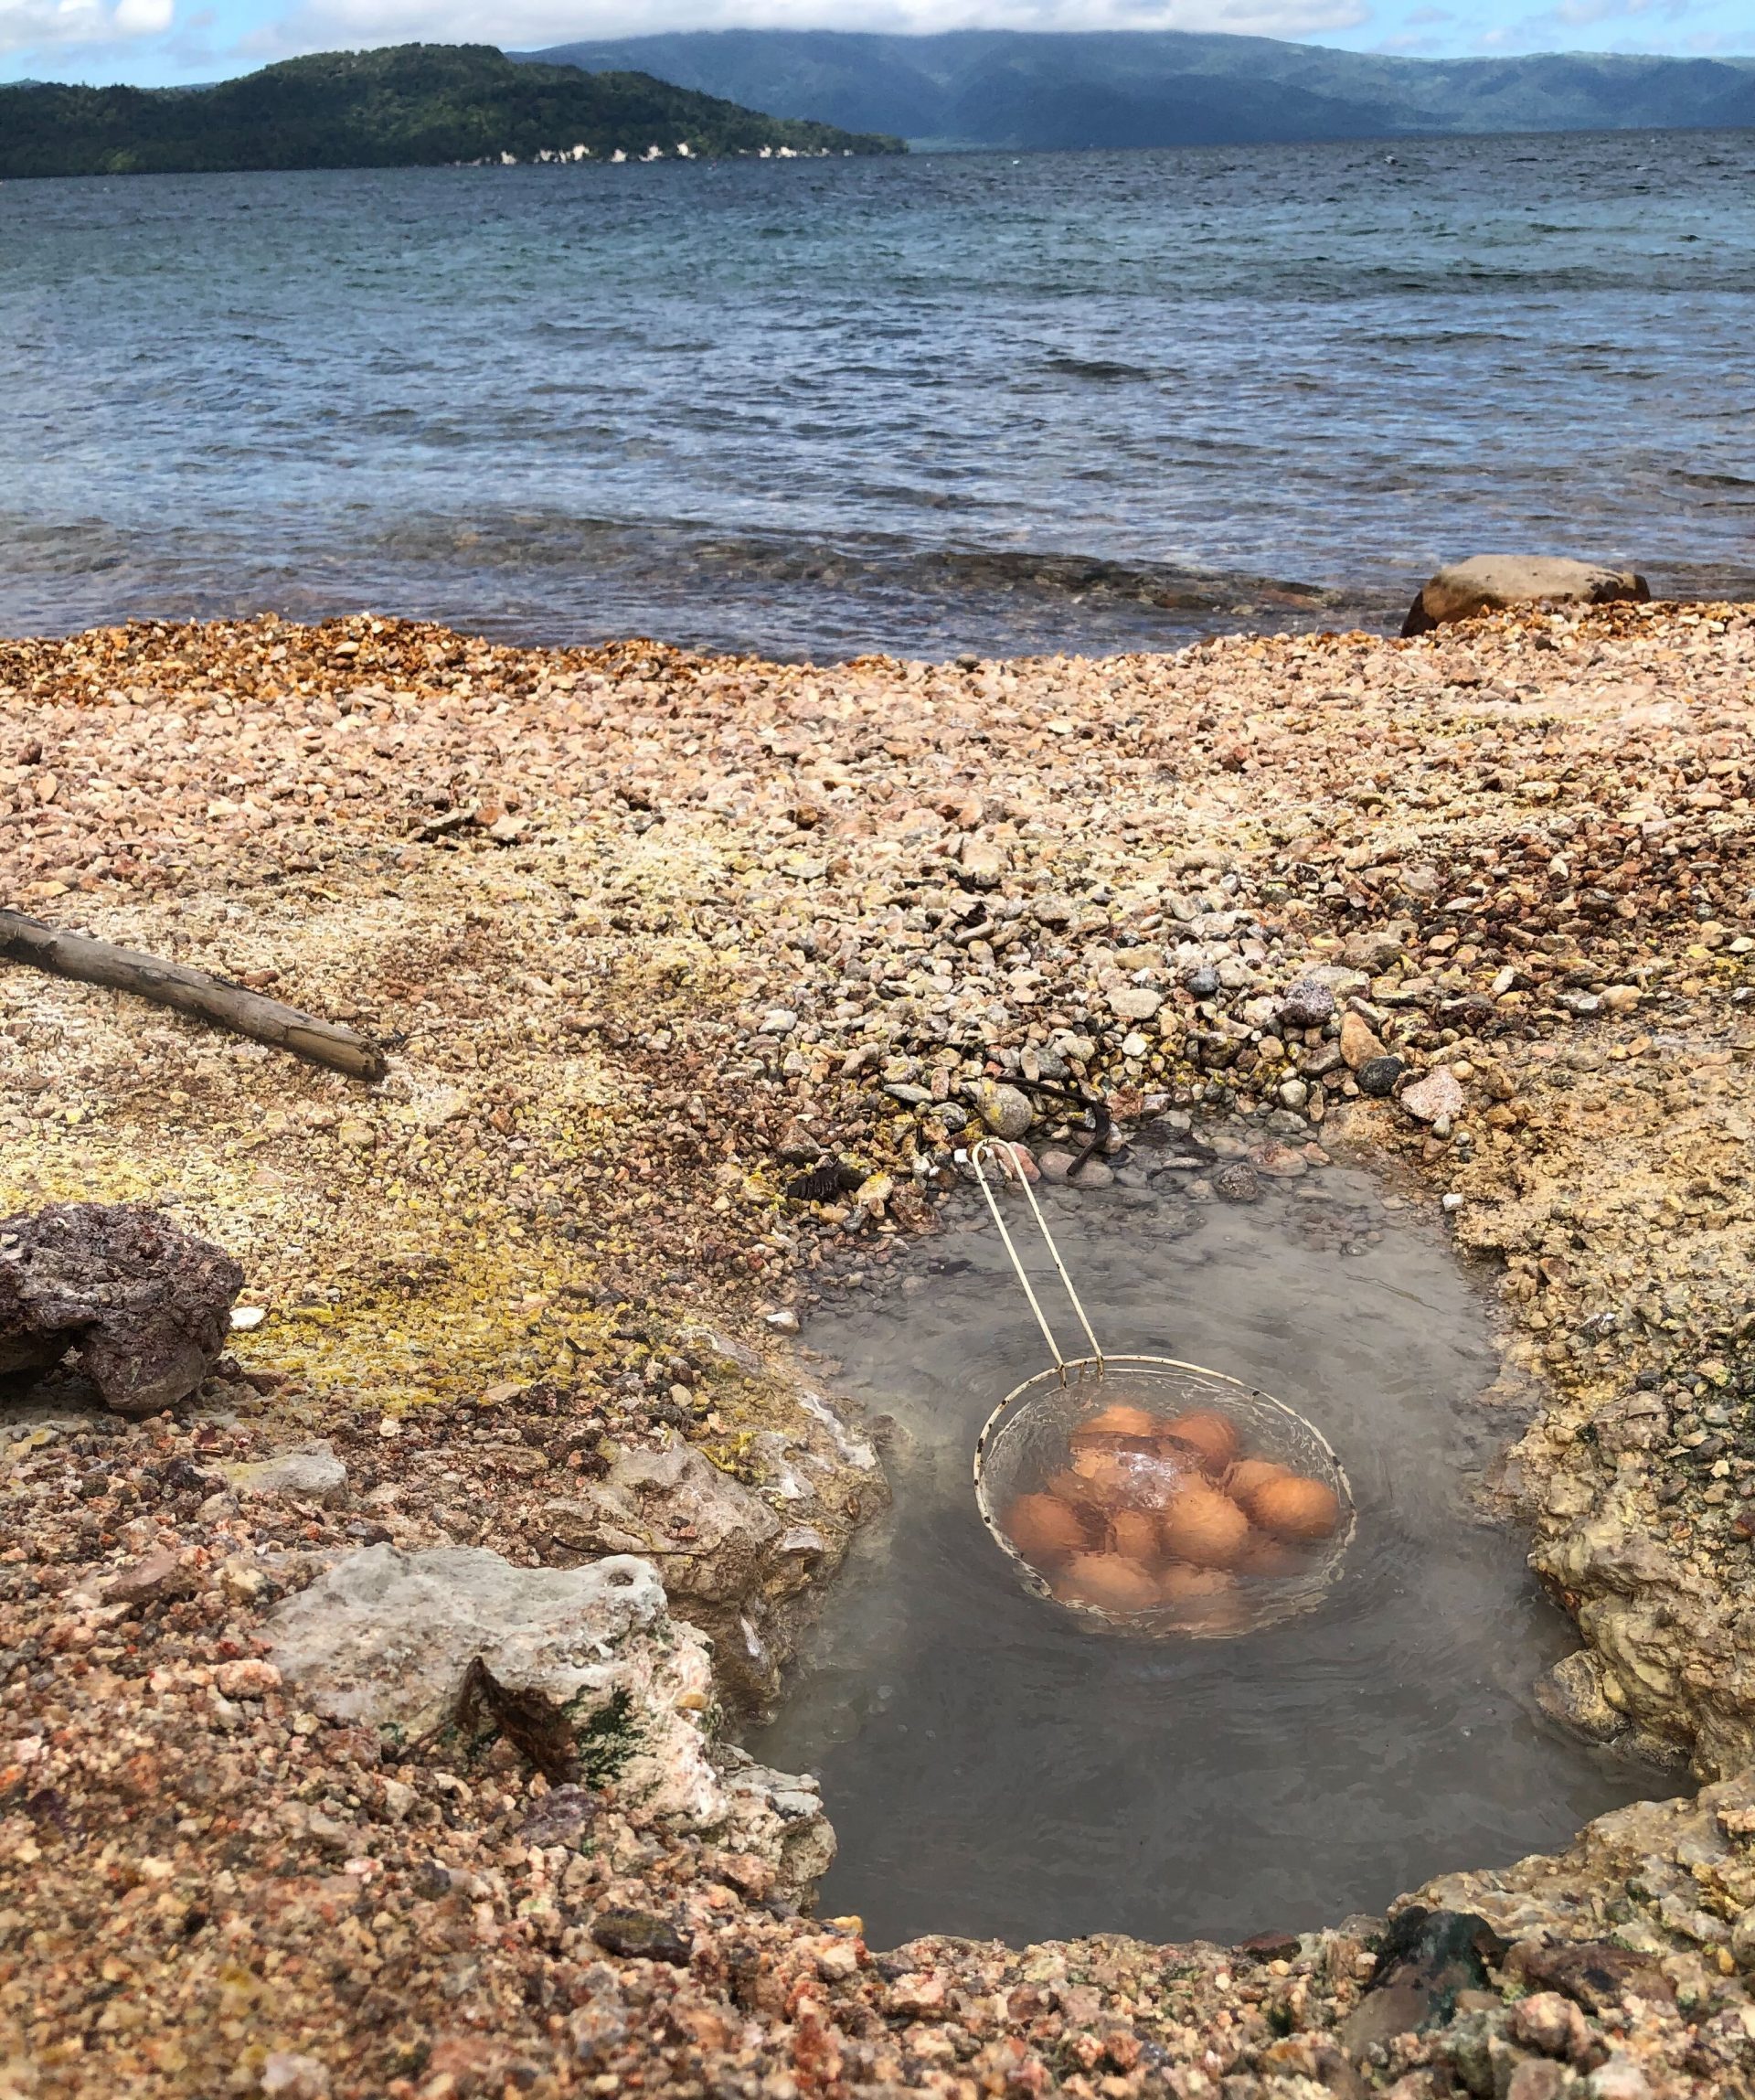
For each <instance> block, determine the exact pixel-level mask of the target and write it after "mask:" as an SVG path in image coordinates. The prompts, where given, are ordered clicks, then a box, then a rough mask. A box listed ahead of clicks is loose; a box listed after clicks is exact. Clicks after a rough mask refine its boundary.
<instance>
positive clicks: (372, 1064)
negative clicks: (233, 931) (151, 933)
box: [0, 911, 388, 1079]
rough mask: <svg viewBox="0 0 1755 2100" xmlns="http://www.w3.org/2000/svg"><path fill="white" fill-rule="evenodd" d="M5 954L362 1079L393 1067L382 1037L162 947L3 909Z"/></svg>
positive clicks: (0, 946)
mask: <svg viewBox="0 0 1755 2100" xmlns="http://www.w3.org/2000/svg"><path fill="white" fill-rule="evenodd" d="M0 955H5V956H6V957H8V958H10V960H11V961H13V962H15V963H29V964H32V965H35V966H36V967H37V969H39V970H53V971H55V972H56V973H57V974H58V975H60V976H63V977H78V978H80V980H81V982H83V983H85V984H88V985H109V986H113V987H114V989H115V990H117V991H119V992H134V993H137V994H138V995H139V997H142V998H143V999H152V1000H154V1001H155V1002H156V1003H157V1004H158V1005H159V1006H161V1007H176V1009H177V1011H178V1012H179V1013H185V1014H196V1015H198V1016H199V1017H200V1018H201V1019H202V1020H204V1021H213V1022H215V1023H217V1024H218V1026H219V1027H220V1028H222V1029H232V1030H234V1031H235V1032H236V1033H237V1034H239V1035H240V1036H253V1037H254V1038H255V1039H256V1040H257V1041H258V1042H261V1043H272V1044H273V1046H274V1047H275V1049H276V1050H291V1051H292V1053H293V1056H294V1057H302V1058H308V1059H309V1060H310V1061H311V1062H312V1063H313V1064H326V1065H329V1066H332V1067H333V1068H334V1069H335V1071H345V1072H348V1073H351V1075H352V1076H353V1077H354V1078H355V1079H382V1078H383V1076H384V1074H385V1072H386V1071H388V1064H387V1063H386V1061H385V1057H384V1052H383V1051H382V1050H379V1048H378V1045H377V1044H376V1043H375V1042H372V1041H371V1040H370V1039H368V1038H367V1037H365V1036H362V1035H356V1034H355V1032H354V1030H353V1029H345V1028H343V1027H342V1026H341V1025H340V1024H339V1022H336V1021H323V1020H319V1019H317V1018H316V1017H315V1015H314V1014H302V1013H301V1012H300V1011H299V1009H298V1008H297V1007H286V1006H282V1004H281V1002H280V1000H279V999H265V998H263V997H262V996H261V993H260V992H251V991H248V990H246V989H245V987H244V986H242V985H234V984H231V983H229V982H228V980H227V979H226V978H224V977H214V976H209V975H208V974H207V971H206V970H192V969H190V968H189V967H188V966H187V965H186V964H183V963H164V962H161V961H160V960H159V959H158V957H157V956H156V955H143V954H138V953H136V951H135V950H133V949H132V948H118V947H116V946H115V945H114V944H113V943H112V942H109V941H94V940H92V939H91V938H90V935H89V934H85V933H64V932H63V931H62V930H61V929H60V928H59V927H58V926H46V925H44V923H43V922H42V921H41V920H40V919H27V917H26V916H25V914H24V913H23V912H22V911H0Z"/></svg>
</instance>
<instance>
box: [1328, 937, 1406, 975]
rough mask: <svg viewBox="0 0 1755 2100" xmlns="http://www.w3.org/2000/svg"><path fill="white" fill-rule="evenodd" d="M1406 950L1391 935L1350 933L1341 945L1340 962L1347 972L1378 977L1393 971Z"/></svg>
mask: <svg viewBox="0 0 1755 2100" xmlns="http://www.w3.org/2000/svg"><path fill="white" fill-rule="evenodd" d="M1406 953H1407V950H1406V949H1405V948H1404V947H1403V946H1402V943H1400V942H1399V941H1398V940H1397V939H1396V937H1395V935H1394V934H1393V933H1350V934H1348V936H1347V937H1346V940H1345V941H1344V942H1343V943H1341V960H1342V962H1343V963H1345V964H1346V966H1347V968H1348V969H1349V970H1363V971H1364V973H1365V975H1367V977H1380V976H1382V975H1383V974H1384V972H1385V971H1386V970H1393V969H1394V968H1395V966H1396V965H1397V964H1398V963H1399V962H1400V960H1401V958H1402V956H1403V955H1404V954H1406Z"/></svg>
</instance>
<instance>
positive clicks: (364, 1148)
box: [335, 1115, 378, 1152]
mask: <svg viewBox="0 0 1755 2100" xmlns="http://www.w3.org/2000/svg"><path fill="white" fill-rule="evenodd" d="M335 1135H336V1136H337V1137H338V1138H340V1140H341V1142H342V1143H343V1144H344V1145H345V1146H347V1147H348V1148H349V1150H351V1151H354V1152H371V1151H374V1150H375V1149H376V1148H377V1146H378V1133H377V1132H376V1131H375V1130H374V1129H373V1128H372V1126H371V1125H370V1124H369V1123H366V1122H363V1121H362V1120H361V1119H360V1118H359V1117H358V1116H356V1115H350V1116H349V1117H348V1118H347V1120H346V1122H345V1123H343V1124H341V1125H338V1126H337V1128H336V1131H335Z"/></svg>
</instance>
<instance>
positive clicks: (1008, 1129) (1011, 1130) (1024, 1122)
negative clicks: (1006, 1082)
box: [975, 1080, 1036, 1137]
mask: <svg viewBox="0 0 1755 2100" xmlns="http://www.w3.org/2000/svg"><path fill="white" fill-rule="evenodd" d="M975 1106H976V1108H977V1109H978V1110H979V1111H980V1113H981V1119H982V1121H983V1122H984V1124H985V1125H987V1127H988V1129H989V1130H991V1131H992V1132H993V1134H994V1135H995V1137H1022V1136H1023V1135H1024V1133H1025V1132H1026V1130H1027V1129H1028V1128H1029V1127H1030V1125H1031V1124H1032V1123H1033V1122H1034V1121H1035V1120H1036V1111H1035V1109H1033V1108H1032V1107H1031V1105H1030V1098H1029V1096H1028V1094H1026V1093H1020V1092H1019V1090H1018V1089H1017V1088H1016V1087H1015V1086H1000V1085H995V1082H993V1081H992V1080H984V1081H983V1082H981V1086H980V1088H979V1090H978V1092H977V1094H976V1098H975Z"/></svg>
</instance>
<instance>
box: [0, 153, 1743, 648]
mask: <svg viewBox="0 0 1755 2100" xmlns="http://www.w3.org/2000/svg"><path fill="white" fill-rule="evenodd" d="M1751 291H1755V133H1752V132H1729V133H1665V134H1663V135H1661V136H1651V135H1648V134H1644V133H1639V134H1633V133H1626V134H1616V135H1592V136H1555V137H1548V138H1539V139H1534V138H1494V139H1450V140H1400V141H1397V142H1394V143H1392V144H1385V143H1383V142H1370V141H1364V142H1355V143H1346V144H1313V145H1286V146H1250V147H1235V148H1207V149H1199V150H1188V151H1182V152H1141V153H1122V154H1049V155H1026V156H1021V157H1015V156H1012V155H995V154H978V155H920V156H917V157H911V158H909V159H905V160H884V161H837V162H835V163H823V162H792V163H777V162H769V163H754V164H745V163H735V164H725V165H701V166H684V165H679V164H676V163H674V162H672V163H665V164H661V165H654V166H650V167H646V166H627V167H622V168H609V167H568V168H566V169H560V168H548V167H527V168H509V169H499V168H495V169H486V168H481V169H444V168H405V169H380V170H368V171H355V172H345V171H344V172H320V173H307V174H292V175H248V176H133V177H112V178H92V179H89V180H78V181H63V182H48V181H44V182H15V183H9V184H5V185H0V396H4V399H5V402H6V411H7V412H6V414H5V417H4V418H0V633H8V634H27V633H46V632H66V631H71V630H73V629H77V628H80V627H84V626H87V625H90V624H101V623H107V622H110V621H113V620H117V619H121V618H124V617H128V616H166V617H177V618H181V617H188V616H215V615H229V614H234V613H248V612H254V611H262V610H272V611H277V612H281V613H288V614H291V615H293V616H296V617H300V618H315V617H320V616H323V615H325V614H328V613H336V612H344V611H356V610H358V609H360V608H362V607H366V608H370V609H373V610H376V611H381V612H385V613H399V614H408V615H420V616H427V617H432V618H437V619H442V620H445V621H447V622H450V623H451V624H453V625H456V626H460V627H463V628H464V629H467V630H471V631H476V632H483V633H486V634H493V635H495V636H497V637H500V638H503V639H506V640H513V641H525V642H570V641H580V640H589V639H593V638H600V637H605V636H619V635H624V634H652V635H654V636H656V637H658V638H659V639H661V640H665V641H672V642H678V643H685V644H690V645H707V646H711V647H716V648H717V647H724V648H734V649H752V650H757V651H760V652H761V653H763V654H766V655H769V656H790V657H799V656H814V657H816V658H818V659H820V660H825V659H828V658H834V657H846V656H855V655H857V654H859V653H861V652H862V651H866V650H872V649H882V650H886V651H889V652H892V653H894V654H898V655H900V656H929V657H943V656H952V655H954V654H956V653H958V652H961V651H968V650H973V651H978V652H981V653H983V654H995V655H1001V656H1010V655H1019V654H1028V653H1037V652H1049V653H1053V652H1079V653H1083V654H1098V653H1102V652H1107V651H1112V650H1118V649H1143V648H1163V647H1174V646H1178V645H1181V644H1183V643H1186V642H1187V641H1189V640H1191V639H1194V638H1196V637H1197V636H1199V635H1201V634H1207V633H1213V632H1218V631H1221V630H1238V629H1273V628H1279V627H1288V626H1291V627H1303V628H1320V627H1334V628H1346V627H1349V626H1353V625H1364V626H1367V627H1378V628H1382V627H1393V626H1394V625H1395V624H1398V623H1399V619H1400V617H1401V615H1402V613H1404V612H1405V611H1406V609H1407V605H1408V603H1409V599H1410V597H1411V595H1412V592H1413V591H1414V589H1415V587H1416V585H1417V584H1418V583H1419V582H1420V581H1422V580H1423V579H1424V578H1425V577H1426V576H1427V575H1429V574H1430V573H1431V570H1433V569H1434V568H1435V567H1436V566H1438V565H1439V563H1441V561H1444V560H1455V559H1458V558H1459V557H1461V556H1463V555H1465V554H1470V553H1476V552H1484V551H1487V550H1490V549H1505V548H1511V549H1519V548H1531V549H1549V550H1553V551H1559V552H1566V553H1572V554H1578V555H1584V556H1588V557H1590V558H1593V559H1597V560H1616V561H1627V562H1632V563H1634V564H1637V565H1639V566H1641V567H1643V569H1645V570H1647V572H1648V573H1649V574H1650V577H1651V580H1652V583H1653V587H1654V590H1655V591H1656V592H1658V593H1659V594H1660V595H1682V596H1706V595H1718V596H1739V595H1755V565H1751V560H1750V539H1751V526H1755V439H1751V432H1755V379H1751V372H1750V362H1749V359H1748V357H1747V356H1746V354H1745V336H1746V333H1747V326H1748V302H1749V296H1750V292H1751Z"/></svg>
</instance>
